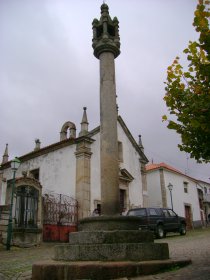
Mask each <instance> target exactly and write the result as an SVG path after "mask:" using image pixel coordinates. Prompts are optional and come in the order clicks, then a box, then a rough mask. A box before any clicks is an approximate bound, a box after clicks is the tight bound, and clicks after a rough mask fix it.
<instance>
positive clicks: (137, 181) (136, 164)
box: [117, 123, 143, 208]
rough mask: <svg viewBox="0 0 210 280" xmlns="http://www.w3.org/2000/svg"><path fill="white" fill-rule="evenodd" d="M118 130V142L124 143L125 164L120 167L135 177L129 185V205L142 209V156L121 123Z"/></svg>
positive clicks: (122, 163) (121, 163)
mask: <svg viewBox="0 0 210 280" xmlns="http://www.w3.org/2000/svg"><path fill="white" fill-rule="evenodd" d="M117 128H118V141H120V142H122V146H123V162H120V167H121V168H125V169H126V170H127V171H128V172H129V173H130V174H131V175H132V176H133V177H134V180H133V181H132V182H130V183H129V204H130V207H132V208H133V207H140V206H142V205H143V196H142V181H141V180H142V179H141V172H140V161H139V159H140V156H139V154H138V153H137V151H136V149H135V148H134V147H133V145H132V143H131V142H130V140H129V138H128V137H127V135H126V134H125V132H124V130H123V129H122V127H121V125H120V124H119V123H118V127H117Z"/></svg>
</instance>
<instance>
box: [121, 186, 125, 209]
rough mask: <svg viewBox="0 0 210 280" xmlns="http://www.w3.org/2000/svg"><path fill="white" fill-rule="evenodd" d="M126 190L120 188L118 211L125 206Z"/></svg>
mask: <svg viewBox="0 0 210 280" xmlns="http://www.w3.org/2000/svg"><path fill="white" fill-rule="evenodd" d="M125 202H126V190H122V189H120V212H123V211H124V208H126V205H125V204H126V203H125Z"/></svg>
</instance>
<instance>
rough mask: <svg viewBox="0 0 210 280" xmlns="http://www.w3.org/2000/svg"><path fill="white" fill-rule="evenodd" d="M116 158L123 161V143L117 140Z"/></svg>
mask: <svg viewBox="0 0 210 280" xmlns="http://www.w3.org/2000/svg"><path fill="white" fill-rule="evenodd" d="M118 160H119V161H121V162H123V145H122V142H119V141H118Z"/></svg>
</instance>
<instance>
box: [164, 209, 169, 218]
mask: <svg viewBox="0 0 210 280" xmlns="http://www.w3.org/2000/svg"><path fill="white" fill-rule="evenodd" d="M163 214H164V216H165V217H169V216H170V214H169V213H168V210H167V209H163Z"/></svg>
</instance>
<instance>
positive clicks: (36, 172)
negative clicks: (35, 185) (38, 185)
mask: <svg viewBox="0 0 210 280" xmlns="http://www.w3.org/2000/svg"><path fill="white" fill-rule="evenodd" d="M30 174H31V175H32V176H33V178H34V179H36V180H37V181H39V169H38V168H37V169H34V170H31V171H30Z"/></svg>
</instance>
